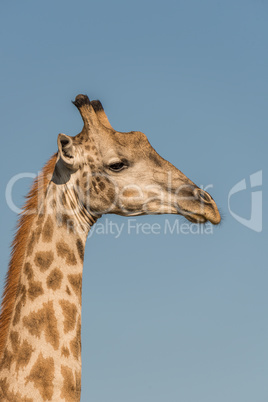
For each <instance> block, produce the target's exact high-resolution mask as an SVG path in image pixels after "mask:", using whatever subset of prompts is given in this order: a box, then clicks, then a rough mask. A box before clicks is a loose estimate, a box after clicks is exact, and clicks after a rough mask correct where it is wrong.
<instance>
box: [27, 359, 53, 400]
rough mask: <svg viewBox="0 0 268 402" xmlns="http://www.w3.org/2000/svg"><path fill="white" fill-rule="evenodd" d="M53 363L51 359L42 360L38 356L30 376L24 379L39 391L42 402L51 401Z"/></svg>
mask: <svg viewBox="0 0 268 402" xmlns="http://www.w3.org/2000/svg"><path fill="white" fill-rule="evenodd" d="M53 379H54V361H53V358H52V357H48V358H44V357H43V355H42V353H40V354H39V356H38V358H37V360H36V362H35V364H34V365H33V368H32V370H31V372H30V374H29V375H28V376H27V377H26V384H27V383H28V382H29V381H32V382H33V383H34V386H35V387H36V388H37V389H38V390H39V392H40V394H41V397H42V398H43V400H44V401H47V400H51V399H52V396H53Z"/></svg>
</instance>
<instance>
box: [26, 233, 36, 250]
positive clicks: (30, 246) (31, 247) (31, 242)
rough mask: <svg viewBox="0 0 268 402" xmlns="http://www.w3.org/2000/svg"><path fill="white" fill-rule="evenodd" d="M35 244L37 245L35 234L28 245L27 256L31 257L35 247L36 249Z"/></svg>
mask: <svg viewBox="0 0 268 402" xmlns="http://www.w3.org/2000/svg"><path fill="white" fill-rule="evenodd" d="M34 243H35V233H34V232H33V233H32V235H31V237H30V241H29V244H28V248H27V256H29V255H31V254H32V252H33V247H34Z"/></svg>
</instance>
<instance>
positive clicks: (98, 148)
mask: <svg viewBox="0 0 268 402" xmlns="http://www.w3.org/2000/svg"><path fill="white" fill-rule="evenodd" d="M73 103H74V104H75V106H76V107H77V108H78V110H79V111H80V114H81V116H82V119H83V121H84V127H83V129H82V131H81V132H80V133H79V134H78V135H76V136H74V137H71V136H68V135H65V134H59V136H58V152H57V154H55V155H54V156H52V158H51V159H50V160H49V162H48V163H47V164H46V166H45V167H44V169H43V171H42V173H41V174H40V175H39V177H38V178H37V179H36V180H35V182H34V184H33V187H32V189H31V191H30V193H29V195H28V199H27V202H26V205H25V208H24V212H23V213H22V215H21V217H20V219H19V223H18V230H17V233H16V236H15V238H14V241H13V250H12V255H11V260H10V264H9V269H8V273H7V278H6V284H5V289H4V294H3V300H2V310H1V316H0V400H1V401H28V402H30V401H32V402H36V401H79V400H80V390H81V289H82V271H83V260H84V249H85V243H86V239H87V235H88V232H89V230H90V227H91V226H92V225H93V224H94V223H95V222H96V221H97V219H98V218H99V217H101V216H102V215H103V214H107V213H111V214H118V215H122V216H134V215H146V214H167V213H169V214H180V215H183V216H185V217H186V218H187V219H188V220H189V221H191V222H195V223H205V222H207V221H210V222H211V223H212V224H218V223H219V222H220V220H221V217H220V214H219V211H218V208H217V206H216V204H215V202H214V200H213V199H212V197H211V196H210V195H209V194H208V193H207V192H205V191H203V190H202V189H200V188H198V187H197V186H196V185H195V184H194V183H193V182H192V181H191V180H190V179H188V178H187V177H186V176H185V175H184V174H183V173H182V172H181V171H180V170H178V169H177V168H175V167H174V166H173V165H172V164H171V163H169V162H168V161H166V160H164V159H163V158H162V157H161V156H160V155H158V154H157V152H156V151H155V150H154V148H153V147H152V146H151V145H150V143H149V141H148V140H147V137H146V136H145V135H144V134H143V133H141V132H136V131H135V132H134V131H132V132H129V133H121V132H118V131H116V130H114V129H113V128H112V126H111V125H110V123H109V121H108V119H107V116H106V114H105V112H104V110H103V107H102V105H101V103H100V102H99V101H92V102H91V101H90V100H89V99H88V97H87V96H86V95H78V96H77V97H76V99H75V101H74V102H73Z"/></svg>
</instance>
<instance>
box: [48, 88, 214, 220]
mask: <svg viewBox="0 0 268 402" xmlns="http://www.w3.org/2000/svg"><path fill="white" fill-rule="evenodd" d="M73 103H74V104H75V106H76V107H77V108H78V109H79V111H80V114H81V116H82V119H83V121H84V127H83V129H82V131H81V133H79V134H78V135H76V136H75V137H70V136H67V135H65V134H59V136H58V159H57V163H56V166H55V171H54V175H53V181H54V182H55V183H57V184H59V185H66V186H67V187H68V188H69V189H70V188H71V187H72V188H75V192H74V193H72V195H71V197H73V199H74V200H75V199H76V205H78V206H79V208H80V210H81V211H84V212H85V213H88V214H90V215H91V216H92V215H93V216H96V217H98V216H100V215H102V214H104V213H113V214H119V215H123V216H133V215H145V214H166V213H169V214H170V213H171V214H180V215H183V216H185V217H186V218H187V219H188V220H189V221H191V222H195V223H204V222H206V221H210V222H212V223H213V224H218V223H219V222H220V220H221V217H220V214H219V211H218V208H217V206H216V203H215V202H214V200H213V198H212V197H211V196H210V195H209V194H208V193H207V192H205V191H203V190H202V189H200V188H198V187H197V186H196V185H195V184H194V183H193V182H192V181H191V180H190V179H188V178H187V177H186V176H185V175H184V174H183V173H182V172H181V171H180V170H178V169H177V168H176V167H175V166H173V165H172V164H171V163H169V162H168V161H166V160H165V159H163V158H162V157H161V156H160V155H158V153H157V152H156V151H155V150H154V148H153V147H152V146H151V145H150V143H149V141H148V139H147V137H146V136H145V134H143V133H141V132H138V131H131V132H129V133H122V132H118V131H116V130H114V129H113V128H112V126H111V125H110V123H109V121H108V119H107V116H106V114H105V112H104V110H103V107H102V105H101V103H100V102H99V101H92V102H90V100H89V99H88V97H87V96H85V95H78V96H77V97H76V99H75V101H74V102H73ZM67 193H68V192H67ZM69 193H70V194H71V191H69ZM65 194H66V192H65Z"/></svg>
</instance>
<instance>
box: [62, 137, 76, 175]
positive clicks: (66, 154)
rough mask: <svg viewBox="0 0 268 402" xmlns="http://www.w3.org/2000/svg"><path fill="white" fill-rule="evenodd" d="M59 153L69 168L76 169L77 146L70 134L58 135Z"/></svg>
mask: <svg viewBox="0 0 268 402" xmlns="http://www.w3.org/2000/svg"><path fill="white" fill-rule="evenodd" d="M58 154H59V156H60V158H61V160H62V161H63V163H64V164H65V165H66V166H67V167H68V168H72V169H75V165H76V163H75V147H74V145H73V140H72V138H71V137H69V136H68V135H65V134H59V135H58Z"/></svg>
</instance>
